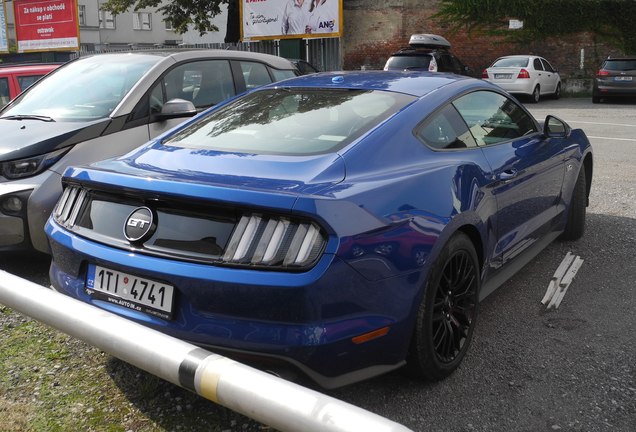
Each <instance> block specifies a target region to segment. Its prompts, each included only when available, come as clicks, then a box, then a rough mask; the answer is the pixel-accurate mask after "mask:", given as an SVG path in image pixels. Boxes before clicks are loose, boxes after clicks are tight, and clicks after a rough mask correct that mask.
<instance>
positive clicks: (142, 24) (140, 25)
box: [133, 12, 152, 30]
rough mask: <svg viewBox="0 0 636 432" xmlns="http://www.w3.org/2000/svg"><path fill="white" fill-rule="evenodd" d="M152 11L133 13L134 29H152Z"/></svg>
mask: <svg viewBox="0 0 636 432" xmlns="http://www.w3.org/2000/svg"><path fill="white" fill-rule="evenodd" d="M151 18H152V17H151V14H150V12H135V13H133V29H134V30H152V19H151Z"/></svg>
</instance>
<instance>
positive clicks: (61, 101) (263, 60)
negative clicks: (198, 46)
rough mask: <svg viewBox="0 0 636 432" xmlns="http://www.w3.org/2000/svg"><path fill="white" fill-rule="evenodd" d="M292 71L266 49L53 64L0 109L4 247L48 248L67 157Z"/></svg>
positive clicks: (113, 147)
mask: <svg viewBox="0 0 636 432" xmlns="http://www.w3.org/2000/svg"><path fill="white" fill-rule="evenodd" d="M296 75H298V70H297V69H296V67H295V66H294V65H293V64H292V63H291V62H290V61H289V60H286V59H284V58H281V57H276V56H272V55H267V54H259V53H250V52H239V51H224V50H191V51H164V52H152V51H148V52H134V53H112V54H98V55H95V56H90V57H82V58H79V59H77V60H74V61H72V62H69V63H67V64H66V65H64V66H62V67H60V68H58V69H56V70H55V71H54V72H53V73H51V74H49V75H48V76H47V77H46V78H44V79H42V80H40V81H38V83H37V84H35V85H34V86H32V87H31V88H29V89H28V90H27V91H25V92H24V93H22V94H21V95H20V96H19V97H17V98H16V99H15V100H14V101H13V102H11V103H10V104H9V105H7V106H6V107H5V108H4V109H2V110H1V111H0V136H2V141H0V252H1V251H14V250H21V249H31V248H35V249H37V250H39V251H42V252H48V243H47V240H46V236H45V235H44V230H43V228H44V224H45V222H46V220H47V218H48V217H49V214H50V213H51V210H52V209H53V206H54V205H55V203H56V202H57V200H58V198H59V196H60V195H61V193H62V184H61V182H60V177H61V175H62V174H63V172H64V170H65V169H66V168H67V167H68V166H70V165H81V164H86V163H91V162H95V161H98V160H102V159H107V158H111V157H114V156H118V155H121V154H124V153H126V152H128V151H130V150H132V149H134V148H135V147H137V146H139V145H141V144H143V143H145V142H146V141H148V140H149V139H151V138H154V137H156V136H158V135H160V134H161V133H163V132H165V131H167V130H168V129H171V128H172V127H175V126H176V125H178V124H179V123H181V122H182V121H184V120H185V119H186V118H187V117H191V116H193V115H194V114H196V113H197V112H200V111H203V110H204V109H206V108H207V107H210V106H212V105H215V104H218V103H219V102H222V101H224V100H227V99H228V98H231V97H232V96H235V95H237V94H240V93H243V92H245V91H246V90H249V89H251V88H254V87H257V86H260V85H263V84H268V83H271V82H274V81H279V80H282V79H285V78H289V77H292V76H296Z"/></svg>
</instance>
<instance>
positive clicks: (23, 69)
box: [0, 63, 61, 108]
mask: <svg viewBox="0 0 636 432" xmlns="http://www.w3.org/2000/svg"><path fill="white" fill-rule="evenodd" d="M59 66H61V64H60V63H50V64H14V65H6V66H0V108H2V107H3V106H5V105H6V104H8V103H9V101H11V100H12V99H13V98H14V97H16V96H17V95H19V94H20V93H21V92H22V91H24V90H26V89H27V88H28V87H29V86H31V84H33V83H34V82H36V81H37V80H39V79H40V78H41V77H43V76H44V75H46V74H47V73H49V72H51V71H52V70H53V69H55V68H57V67H59Z"/></svg>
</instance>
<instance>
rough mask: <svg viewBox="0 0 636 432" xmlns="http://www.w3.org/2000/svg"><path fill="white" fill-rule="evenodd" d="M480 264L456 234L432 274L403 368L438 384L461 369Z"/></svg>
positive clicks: (469, 244) (474, 315) (472, 323)
mask: <svg viewBox="0 0 636 432" xmlns="http://www.w3.org/2000/svg"><path fill="white" fill-rule="evenodd" d="M479 287H480V277H479V263H478V260H477V254H476V253H475V249H474V247H473V245H472V242H471V241H470V239H469V238H468V237H467V236H466V235H465V234H463V233H457V234H455V235H454V236H453V237H451V239H450V240H449V241H448V243H447V244H446V246H445V247H444V250H443V251H442V253H441V254H440V256H439V258H438V259H437V262H436V263H435V264H434V266H433V268H432V269H431V274H430V277H429V281H428V283H427V286H426V291H425V293H424V300H423V301H422V304H421V305H420V308H419V310H418V316H417V323H416V328H415V331H414V334H413V340H412V343H411V350H410V353H409V358H408V361H407V363H408V367H409V370H410V371H411V373H412V374H413V375H415V376H416V377H418V378H422V379H425V380H433V381H434V380H440V379H443V378H445V377H447V376H448V375H450V374H451V373H452V372H453V371H454V370H455V369H457V367H458V366H459V364H460V363H461V361H462V360H463V358H464V356H465V355H466V352H467V351H468V347H469V345H470V341H471V339H472V335H473V331H474V328H475V322H476V318H477V310H478V299H479Z"/></svg>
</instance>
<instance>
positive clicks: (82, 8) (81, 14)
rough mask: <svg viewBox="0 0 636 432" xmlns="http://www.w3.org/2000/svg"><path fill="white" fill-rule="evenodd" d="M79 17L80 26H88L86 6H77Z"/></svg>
mask: <svg viewBox="0 0 636 432" xmlns="http://www.w3.org/2000/svg"><path fill="white" fill-rule="evenodd" d="M77 15H78V19H79V25H81V26H85V25H86V5H78V6H77Z"/></svg>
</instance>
